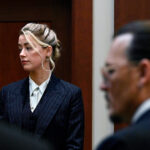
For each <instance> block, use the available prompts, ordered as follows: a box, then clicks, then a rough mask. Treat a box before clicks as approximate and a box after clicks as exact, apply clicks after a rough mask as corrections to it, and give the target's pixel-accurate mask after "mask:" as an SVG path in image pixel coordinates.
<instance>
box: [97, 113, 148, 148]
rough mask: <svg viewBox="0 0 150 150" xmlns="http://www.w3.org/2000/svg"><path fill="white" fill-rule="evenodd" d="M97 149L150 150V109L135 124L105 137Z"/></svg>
mask: <svg viewBox="0 0 150 150" xmlns="http://www.w3.org/2000/svg"><path fill="white" fill-rule="evenodd" d="M97 150H150V111H147V112H146V113H145V114H144V115H142V117H140V118H139V119H138V121H137V122H135V123H134V124H132V125H130V126H129V127H127V128H125V129H122V130H120V131H118V132H116V133H115V134H114V135H112V136H110V137H108V138H107V139H105V140H104V141H103V142H102V143H101V144H100V145H99V146H98V148H97Z"/></svg>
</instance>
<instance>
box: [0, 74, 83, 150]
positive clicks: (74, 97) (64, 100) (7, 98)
mask: <svg viewBox="0 0 150 150" xmlns="http://www.w3.org/2000/svg"><path fill="white" fill-rule="evenodd" d="M27 100H29V79H28V78H27V79H24V80H21V81H18V82H15V83H12V84H9V85H8V86H5V87H3V88H2V90H1V92H0V108H2V109H1V110H2V111H0V113H1V117H0V118H4V119H5V120H7V121H8V122H10V123H12V124H15V125H17V126H19V127H21V126H22V109H23V106H24V104H25V103H24V102H25V101H27ZM36 109H37V110H38V112H37V113H38V115H37V116H38V117H37V123H36V127H35V133H34V134H35V135H37V136H38V137H41V138H45V139H47V140H48V141H50V143H51V144H53V145H54V147H56V150H60V149H61V150H82V149H83V138H84V112H83V101H82V94H81V90H80V89H79V88H78V87H76V86H74V85H72V84H70V83H67V82H65V81H63V80H60V79H57V78H56V77H55V76H54V75H52V77H51V81H50V83H49V84H48V86H47V88H46V90H45V92H44V94H43V96H42V98H41V100H40V103H39V104H38V106H37V108H36ZM36 109H35V111H36Z"/></svg>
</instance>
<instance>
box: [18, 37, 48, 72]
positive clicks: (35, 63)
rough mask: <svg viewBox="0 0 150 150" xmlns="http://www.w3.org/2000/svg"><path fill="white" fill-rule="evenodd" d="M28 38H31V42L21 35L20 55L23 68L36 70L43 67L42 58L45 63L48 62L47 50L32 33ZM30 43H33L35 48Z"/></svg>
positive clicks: (19, 43)
mask: <svg viewBox="0 0 150 150" xmlns="http://www.w3.org/2000/svg"><path fill="white" fill-rule="evenodd" d="M28 39H29V40H30V43H29V42H28V41H27V40H26V37H25V36H24V35H20V36H19V39H18V48H19V51H20V54H19V56H20V60H21V64H22V67H23V69H24V70H25V71H28V72H35V71H38V70H41V69H42V60H43V65H45V64H46V63H47V61H46V56H47V51H46V50H45V49H43V48H42V47H41V46H40V45H39V44H38V43H37V42H35V40H34V39H33V38H32V37H31V36H30V35H28ZM30 44H32V46H34V48H33V47H32V46H31V45H30ZM35 48H36V50H35ZM38 52H39V53H40V54H39V53H38Z"/></svg>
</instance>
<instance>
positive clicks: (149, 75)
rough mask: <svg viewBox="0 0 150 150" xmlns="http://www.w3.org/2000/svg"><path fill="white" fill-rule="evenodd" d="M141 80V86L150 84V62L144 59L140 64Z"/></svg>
mask: <svg viewBox="0 0 150 150" xmlns="http://www.w3.org/2000/svg"><path fill="white" fill-rule="evenodd" d="M139 71H140V80H139V84H140V85H141V86H143V85H144V84H146V83H147V82H150V60H148V59H143V60H142V61H141V62H140V63H139Z"/></svg>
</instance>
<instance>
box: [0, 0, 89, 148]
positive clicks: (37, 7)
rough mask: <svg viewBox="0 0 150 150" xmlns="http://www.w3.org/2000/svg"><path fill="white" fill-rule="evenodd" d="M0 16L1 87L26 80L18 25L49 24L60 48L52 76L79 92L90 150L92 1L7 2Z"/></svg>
mask: <svg viewBox="0 0 150 150" xmlns="http://www.w3.org/2000/svg"><path fill="white" fill-rule="evenodd" d="M0 14H1V15H0V22H1V23H2V24H1V23H0V27H2V28H1V29H0V34H1V33H2V34H1V35H0V59H1V60H0V67H1V68H2V69H0V79H1V80H0V81H2V82H1V83H0V87H1V86H3V85H5V84H8V83H10V82H13V81H16V80H18V79H20V78H22V77H24V76H26V74H25V73H24V71H23V70H22V68H21V66H20V62H19V59H18V51H17V40H18V39H17V38H18V33H17V32H18V31H19V30H20V25H21V24H22V25H23V24H24V23H25V22H51V27H52V29H54V30H55V31H56V33H57V35H58V38H59V39H60V41H61V42H62V46H63V48H62V56H61V58H60V60H58V62H57V64H56V69H55V74H56V75H57V77H59V78H62V79H64V80H66V81H69V82H71V83H74V84H76V85H77V86H79V87H80V88H81V89H82V94H83V99H84V108H85V143H84V150H91V149H92V0H43V1H42V2H41V1H37V0H30V3H29V2H27V1H25V0H14V1H9V2H8V1H7V0H6V1H2V2H1V5H0ZM3 23H4V24H3ZM7 23H8V24H7ZM11 23H12V24H11ZM18 23H19V24H20V25H19V26H18ZM15 24H16V25H15ZM3 36H5V37H3ZM1 44H3V46H1ZM2 47H3V48H2Z"/></svg>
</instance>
